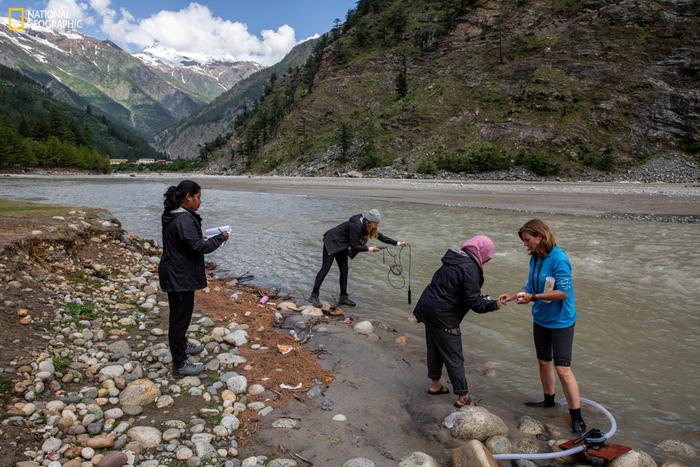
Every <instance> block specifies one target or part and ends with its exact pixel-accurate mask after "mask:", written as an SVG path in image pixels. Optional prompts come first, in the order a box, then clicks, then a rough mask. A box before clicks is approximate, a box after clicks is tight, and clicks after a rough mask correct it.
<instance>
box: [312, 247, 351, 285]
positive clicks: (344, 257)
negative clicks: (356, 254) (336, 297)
mask: <svg viewBox="0 0 700 467" xmlns="http://www.w3.org/2000/svg"><path fill="white" fill-rule="evenodd" d="M333 258H335V262H336V263H338V269H340V295H347V294H348V252H347V251H341V252H339V253H336V254H334V255H330V254H328V250H327V249H326V247H325V246H324V247H323V263H322V264H321V270H320V271H318V274H316V280H315V281H314V290H313V293H315V294H317V293H318V292H319V291H320V290H321V284H323V280H324V279H325V278H326V276H327V275H328V271H330V270H331V266H332V265H333Z"/></svg>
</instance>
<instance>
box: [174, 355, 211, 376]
mask: <svg viewBox="0 0 700 467" xmlns="http://www.w3.org/2000/svg"><path fill="white" fill-rule="evenodd" d="M203 372H204V365H202V364H201V363H191V362H190V361H189V360H185V362H184V363H183V364H182V366H180V367H178V368H175V367H173V378H175V379H180V378H184V377H185V376H198V375H201V374H202V373H203Z"/></svg>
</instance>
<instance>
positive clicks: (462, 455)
mask: <svg viewBox="0 0 700 467" xmlns="http://www.w3.org/2000/svg"><path fill="white" fill-rule="evenodd" d="M452 465H453V467H498V463H497V462H496V460H495V459H494V458H493V456H492V455H491V453H490V452H489V450H488V449H486V446H484V445H483V444H481V443H480V442H479V441H477V440H475V439H472V440H470V441H468V442H467V443H466V444H465V445H463V446H460V447H458V448H456V449H453V450H452Z"/></svg>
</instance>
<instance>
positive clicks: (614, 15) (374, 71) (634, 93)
mask: <svg viewBox="0 0 700 467" xmlns="http://www.w3.org/2000/svg"><path fill="white" fill-rule="evenodd" d="M698 44H700V10H698V7H697V2H695V3H693V2H678V1H672V0H638V1H634V2H630V1H626V0H618V1H606V2H603V1H596V0H421V1H418V0H403V1H398V0H360V1H359V2H358V4H357V7H356V8H355V9H353V10H351V11H349V12H348V15H347V17H346V19H345V21H344V22H341V23H339V24H338V25H337V26H336V27H335V28H334V29H333V30H332V31H330V32H329V33H327V34H326V35H325V36H324V37H323V38H322V42H321V45H320V46H319V49H318V50H317V51H316V53H315V54H314V55H313V57H312V58H311V59H310V60H309V62H307V64H306V66H305V67H304V68H301V69H299V70H290V71H289V72H287V73H285V74H284V75H283V76H279V77H278V79H277V80H276V81H275V83H274V84H273V86H271V87H270V88H269V89H268V90H267V91H266V93H265V96H264V99H263V100H262V102H260V103H258V105H257V106H256V108H255V109H254V111H253V112H250V113H248V114H247V115H246V116H245V118H239V120H238V121H237V124H236V129H235V131H234V132H233V135H232V136H231V137H230V138H229V140H228V141H227V143H228V144H226V145H224V149H222V150H221V151H219V153H218V154H217V153H215V154H214V155H213V158H214V159H216V160H217V164H218V165H219V166H220V167H224V168H225V167H226V166H229V167H231V168H233V171H239V172H240V171H256V172H270V171H274V172H276V173H303V174H332V173H335V172H336V171H346V170H350V169H360V170H370V169H373V168H375V167H382V166H391V167H392V168H394V169H396V170H400V171H408V172H423V173H435V172H437V171H440V170H446V171H450V172H468V173H474V172H481V171H488V170H499V169H504V168H508V167H510V166H514V165H522V166H527V167H528V168H530V169H531V170H532V171H534V172H536V173H538V174H541V175H556V174H560V173H563V174H576V173H581V172H584V171H590V170H594V171H598V172H609V171H619V170H621V169H622V168H625V167H629V166H633V165H636V164H639V163H640V162H641V161H644V160H645V159H647V158H649V157H654V156H657V155H662V154H666V153H686V154H695V155H696V156H695V157H697V154H698V150H699V149H700V145H699V143H698V142H699V141H700V134H699V121H698V120H699V118H698V115H700V106H699V105H698V101H697V98H696V97H695V96H697V93H698V83H699V82H700V80H699V79H698V77H699V75H700V66H699V65H698V62H697V57H698V56H699V53H700V50H699V46H698ZM231 148H233V156H231ZM217 156H218V157H217Z"/></svg>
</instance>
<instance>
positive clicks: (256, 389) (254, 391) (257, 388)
mask: <svg viewBox="0 0 700 467" xmlns="http://www.w3.org/2000/svg"><path fill="white" fill-rule="evenodd" d="M263 392H265V387H264V386H263V385H261V384H252V385H251V386H250V387H249V388H248V394H250V395H251V396H257V395H259V394H262V393H263Z"/></svg>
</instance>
